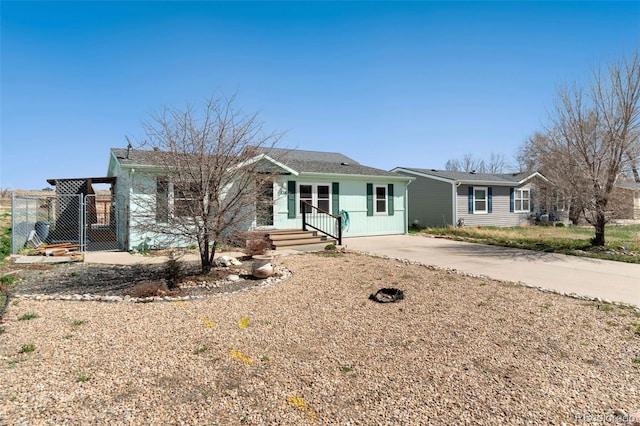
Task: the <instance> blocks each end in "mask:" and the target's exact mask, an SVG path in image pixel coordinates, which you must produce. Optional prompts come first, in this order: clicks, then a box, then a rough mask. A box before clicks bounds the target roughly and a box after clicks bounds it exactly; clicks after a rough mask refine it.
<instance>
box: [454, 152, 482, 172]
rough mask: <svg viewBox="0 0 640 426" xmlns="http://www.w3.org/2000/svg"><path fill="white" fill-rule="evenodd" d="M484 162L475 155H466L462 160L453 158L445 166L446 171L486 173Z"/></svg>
mask: <svg viewBox="0 0 640 426" xmlns="http://www.w3.org/2000/svg"><path fill="white" fill-rule="evenodd" d="M484 168H485V167H484V160H482V159H478V158H475V157H474V156H473V154H469V153H467V154H464V155H463V156H462V158H452V159H450V160H448V161H447V163H446V164H445V169H446V170H451V171H457V172H478V173H484Z"/></svg>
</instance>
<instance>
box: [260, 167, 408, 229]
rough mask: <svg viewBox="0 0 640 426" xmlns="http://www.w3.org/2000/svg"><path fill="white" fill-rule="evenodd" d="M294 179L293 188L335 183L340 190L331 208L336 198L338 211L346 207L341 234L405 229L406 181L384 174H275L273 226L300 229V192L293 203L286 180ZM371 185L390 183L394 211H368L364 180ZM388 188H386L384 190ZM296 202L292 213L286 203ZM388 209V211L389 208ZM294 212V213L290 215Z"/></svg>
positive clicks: (332, 198)
mask: <svg viewBox="0 0 640 426" xmlns="http://www.w3.org/2000/svg"><path fill="white" fill-rule="evenodd" d="M293 181H295V182H296V188H297V187H299V185H300V184H324V185H329V187H330V188H333V187H334V186H335V185H334V184H335V183H337V184H338V185H337V186H338V188H339V193H338V194H337V196H336V195H333V196H332V197H331V202H330V204H331V206H330V210H332V211H335V201H336V200H337V201H338V204H339V209H338V211H345V212H347V213H348V215H349V226H348V227H347V228H344V229H343V234H342V235H343V237H345V238H348V237H363V236H370V235H391V234H404V233H406V231H407V223H406V214H405V213H406V211H405V193H406V189H407V184H406V182H405V181H397V180H389V179H385V178H379V177H376V178H373V177H370V178H367V177H357V178H356V177H354V178H345V177H343V176H341V177H339V178H338V177H336V178H323V177H303V176H289V175H285V176H278V177H277V179H276V182H275V184H274V185H275V188H274V198H275V200H274V206H273V208H274V228H276V229H299V228H300V227H301V226H302V215H301V214H300V212H299V211H298V206H299V204H300V201H299V200H300V199H299V194H298V193H297V191H296V194H295V203H293V202H292V201H291V199H290V197H289V196H288V194H289V191H288V186H289V182H293ZM368 183H370V184H373V185H374V186H376V185H380V186H386V187H387V188H388V185H389V184H390V183H392V184H393V196H392V197H391V199H392V201H391V202H388V207H390V206H391V203H393V214H385V215H379V214H374V215H371V216H368V215H367V197H366V194H367V184H368ZM387 191H388V190H387ZM290 205H295V208H296V211H295V216H294V215H293V214H291V212H290V209H289V206H290ZM388 213H389V212H388ZM290 216H293V217H290Z"/></svg>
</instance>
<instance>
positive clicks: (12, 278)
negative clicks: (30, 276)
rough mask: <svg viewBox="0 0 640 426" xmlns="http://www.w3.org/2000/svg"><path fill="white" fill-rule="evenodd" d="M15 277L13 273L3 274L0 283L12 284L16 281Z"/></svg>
mask: <svg viewBox="0 0 640 426" xmlns="http://www.w3.org/2000/svg"><path fill="white" fill-rule="evenodd" d="M16 279H17V278H16V276H15V275H5V276H3V277H2V278H0V284H2V285H6V286H9V285H11V284H13V283H14V282H15V281H16Z"/></svg>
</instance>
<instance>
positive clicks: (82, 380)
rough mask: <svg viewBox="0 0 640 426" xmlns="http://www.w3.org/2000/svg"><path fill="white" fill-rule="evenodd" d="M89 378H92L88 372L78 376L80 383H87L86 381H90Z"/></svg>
mask: <svg viewBox="0 0 640 426" xmlns="http://www.w3.org/2000/svg"><path fill="white" fill-rule="evenodd" d="M89 380H91V376H89V375H87V374H81V375H79V376H78V382H80V383H85V382H88V381H89Z"/></svg>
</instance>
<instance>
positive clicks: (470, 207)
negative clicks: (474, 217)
mask: <svg viewBox="0 0 640 426" xmlns="http://www.w3.org/2000/svg"><path fill="white" fill-rule="evenodd" d="M471 213H473V186H470V187H469V214H471Z"/></svg>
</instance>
